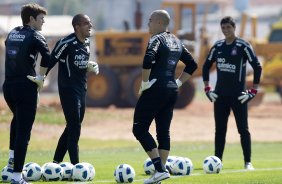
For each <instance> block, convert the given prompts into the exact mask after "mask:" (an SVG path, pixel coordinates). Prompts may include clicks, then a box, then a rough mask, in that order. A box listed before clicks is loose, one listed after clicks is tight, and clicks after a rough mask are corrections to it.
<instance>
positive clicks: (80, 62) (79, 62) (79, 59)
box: [74, 54, 88, 69]
mask: <svg viewBox="0 0 282 184" xmlns="http://www.w3.org/2000/svg"><path fill="white" fill-rule="evenodd" d="M87 60H88V59H87V57H86V56H85V55H83V54H80V55H75V56H74V64H75V65H76V66H77V67H78V68H79V69H85V68H87V63H88V62H87Z"/></svg>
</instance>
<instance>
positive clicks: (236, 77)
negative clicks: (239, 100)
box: [202, 38, 262, 96]
mask: <svg viewBox="0 0 282 184" xmlns="http://www.w3.org/2000/svg"><path fill="white" fill-rule="evenodd" d="M247 61H248V62H249V63H250V65H251V66H252V68H253V70H254V78H253V83H254V84H259V82H260V76H261V70H262V68H261V65H260V62H259V61H258V59H257V56H256V55H255V53H254V51H253V49H252V47H251V45H250V44H249V43H248V42H246V41H244V40H243V39H240V38H236V39H235V40H234V41H233V42H232V43H231V44H226V42H225V39H223V40H219V41H217V42H216V43H215V44H214V45H213V47H212V48H211V50H210V52H209V55H208V57H207V59H206V61H205V64H204V65H203V73H202V74H203V80H204V81H209V70H210V68H211V66H212V64H213V63H214V62H215V63H216V71H217V81H216V86H215V92H216V93H217V94H219V95H222V96H238V95H240V94H241V92H242V91H244V90H245V82H246V65H247Z"/></svg>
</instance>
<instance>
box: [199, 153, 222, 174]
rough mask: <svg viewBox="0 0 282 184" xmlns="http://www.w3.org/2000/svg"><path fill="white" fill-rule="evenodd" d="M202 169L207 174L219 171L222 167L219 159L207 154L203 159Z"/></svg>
mask: <svg viewBox="0 0 282 184" xmlns="http://www.w3.org/2000/svg"><path fill="white" fill-rule="evenodd" d="M203 169H204V171H205V173H207V174H214V173H219V172H220V171H221V169H222V164H221V160H220V159H219V158H218V157H216V156H208V157H207V158H205V160H204V163H203Z"/></svg>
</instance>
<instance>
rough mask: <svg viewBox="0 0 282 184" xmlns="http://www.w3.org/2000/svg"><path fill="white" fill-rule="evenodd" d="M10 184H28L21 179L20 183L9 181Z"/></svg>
mask: <svg viewBox="0 0 282 184" xmlns="http://www.w3.org/2000/svg"><path fill="white" fill-rule="evenodd" d="M11 184H29V183H28V182H26V181H25V180H24V179H23V178H22V179H21V180H20V181H15V180H13V179H12V180H11Z"/></svg>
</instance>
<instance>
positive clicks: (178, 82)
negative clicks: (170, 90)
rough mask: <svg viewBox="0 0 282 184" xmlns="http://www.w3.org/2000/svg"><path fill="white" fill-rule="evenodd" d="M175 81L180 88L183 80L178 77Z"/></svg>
mask: <svg viewBox="0 0 282 184" xmlns="http://www.w3.org/2000/svg"><path fill="white" fill-rule="evenodd" d="M175 82H176V85H177V87H178V88H180V87H181V86H182V82H181V80H179V79H176V80H175Z"/></svg>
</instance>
